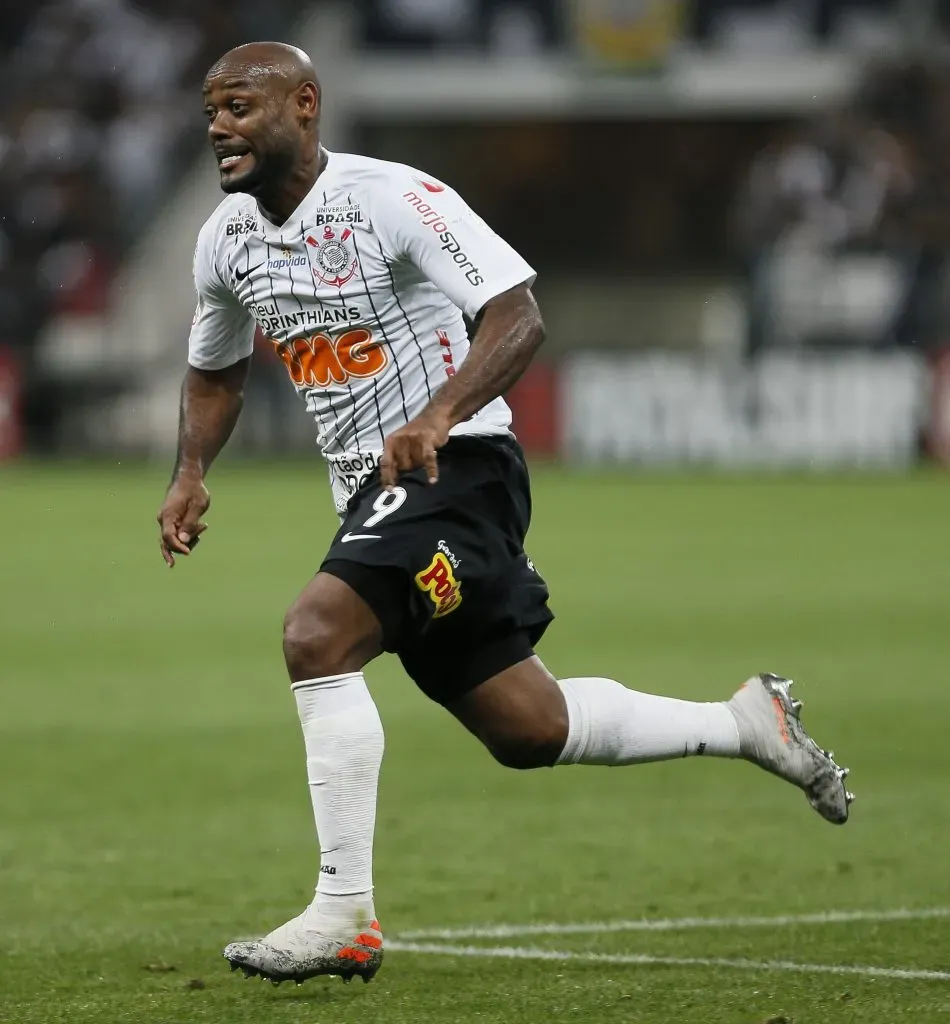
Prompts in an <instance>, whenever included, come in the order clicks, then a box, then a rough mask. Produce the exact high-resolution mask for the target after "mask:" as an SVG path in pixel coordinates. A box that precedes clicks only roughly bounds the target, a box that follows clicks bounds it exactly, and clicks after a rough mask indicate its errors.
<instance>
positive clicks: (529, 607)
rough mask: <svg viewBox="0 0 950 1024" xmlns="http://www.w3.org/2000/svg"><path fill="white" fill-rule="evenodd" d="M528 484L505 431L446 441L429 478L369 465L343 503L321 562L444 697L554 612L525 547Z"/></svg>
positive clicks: (526, 652) (414, 673)
mask: <svg viewBox="0 0 950 1024" xmlns="http://www.w3.org/2000/svg"><path fill="white" fill-rule="evenodd" d="M530 520H531V489H530V483H529V480H528V470H527V467H526V465H525V461H524V455H523V453H522V451H521V446H520V445H519V444H518V443H517V442H516V441H514V440H513V439H512V438H509V437H453V438H451V439H450V440H449V442H448V444H446V445H445V447H444V448H442V449H441V450H440V451H439V480H438V483H436V484H429V483H428V482H427V481H426V476H425V472H424V471H423V470H417V471H415V472H413V473H406V474H403V475H402V476H401V477H400V479H399V486H398V487H397V488H396V489H395V490H393V491H392V492H390V493H387V492H386V491H384V490H383V489H382V488H381V487H380V484H379V473H378V471H375V472H374V473H373V474H372V475H371V476H370V477H369V478H368V479H367V481H366V482H365V483H364V484H363V486H362V487H361V488H360V489H359V490H358V491H357V492H356V494H355V495H354V496H353V497H352V498H351V499H350V502H349V504H348V506H347V512H346V519H345V521H344V523H343V525H342V526H341V527H340V530H339V532H338V533H337V535H336V537H334V539H333V543H332V544H331V545H330V550H329V551H328V552H327V556H326V558H325V559H324V562H323V565H322V566H321V567H320V571H321V572H326V573H330V574H331V575H333V576H336V577H338V578H339V579H341V580H343V581H344V582H345V583H347V584H349V586H351V587H352V588H353V589H354V590H355V591H356V592H357V593H358V594H359V595H360V597H362V598H363V600H364V601H365V602H366V603H367V604H368V605H369V606H370V608H372V609H373V612H374V613H375V614H376V617H377V618H378V619H379V621H380V623H381V624H382V627H383V647H384V649H385V650H387V651H393V652H395V653H396V654H398V655H399V658H400V660H401V661H402V663H403V666H404V668H405V669H406V672H407V673H408V674H409V675H410V676H411V678H412V679H413V680H415V682H416V683H417V684H418V686H419V687H420V689H421V690H422V691H423V692H424V693H426V694H427V695H428V696H429V697H431V698H432V699H433V700H436V701H438V702H439V703H440V704H446V703H449V702H451V701H452V700H454V699H456V698H458V697H461V696H462V695H463V694H465V693H467V692H468V691H469V690H471V689H473V688H474V687H476V686H478V684H479V683H483V682H484V681H485V680H486V679H490V678H491V677H492V676H493V675H497V674H498V673H499V672H501V671H503V670H504V669H506V668H509V667H510V666H511V665H515V664H517V663H518V662H519V661H523V660H524V659H525V658H528V657H530V656H531V654H532V653H533V650H534V645H535V644H536V643H537V641H538V640H539V639H540V638H541V635H542V634H543V633H544V631H545V629H546V628H547V626H548V623H549V622H550V621H551V620H552V619H553V618H554V616H553V615H552V613H551V611H550V610H549V609H548V588H547V585H546V584H545V582H544V580H543V579H542V578H541V576H540V575H539V574H538V572H537V570H536V569H535V567H534V564H533V563H532V562H531V560H530V559H529V558H528V557H527V555H525V553H524V538H525V534H526V533H527V531H528V524H529V522H530Z"/></svg>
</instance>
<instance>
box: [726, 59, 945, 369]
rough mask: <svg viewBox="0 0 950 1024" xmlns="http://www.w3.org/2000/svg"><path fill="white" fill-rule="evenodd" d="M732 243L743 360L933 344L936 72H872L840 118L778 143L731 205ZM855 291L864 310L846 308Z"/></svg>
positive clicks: (941, 89) (938, 318)
mask: <svg viewBox="0 0 950 1024" xmlns="http://www.w3.org/2000/svg"><path fill="white" fill-rule="evenodd" d="M736 240H737V249H738V252H739V253H740V254H741V255H742V257H743V261H744V266H745V272H746V279H747V283H748V293H747V294H748V309H749V312H750V318H749V330H750V338H749V344H750V347H751V348H752V349H753V350H755V349H758V348H760V347H762V346H763V345H767V344H778V343H783V342H800V343H809V342H810V343H821V342H822V341H827V342H834V341H836V340H849V339H848V336H849V335H851V334H857V335H860V336H861V337H862V338H863V339H864V340H865V341H866V343H868V344H871V345H876V346H877V345H886V344H896V345H901V346H911V345H920V346H925V347H929V346H933V345H936V344H938V343H945V341H946V338H947V336H948V333H947V332H948V327H950V303H948V298H947V296H948V288H947V284H948V282H947V280H946V270H947V262H946V254H947V250H948V246H950V73H948V68H947V67H946V66H945V65H943V64H942V63H933V64H925V63H919V62H910V63H893V64H881V65H878V66H875V67H873V68H872V69H871V70H870V71H869V72H868V74H867V77H866V79H865V81H864V83H863V85H862V87H861V89H860V90H859V93H858V95H857V97H856V99H855V101H854V102H853V104H852V105H849V106H847V107H843V108H841V109H839V110H832V111H823V112H822V113H821V114H820V115H819V116H818V117H816V118H815V119H814V120H812V121H810V122H805V123H802V124H795V125H793V126H791V127H790V128H788V129H787V130H786V131H784V132H782V133H781V135H780V136H779V137H778V138H776V140H775V142H774V143H773V144H772V145H770V146H768V147H767V148H766V149H764V150H763V151H762V152H761V153H760V154H759V155H758V157H757V158H756V159H755V161H754V163H753V165H752V167H751V168H750V170H749V173H748V176H747V178H746V181H745V182H744V185H743V187H742V188H741V190H740V192H739V194H738V197H737V201H736ZM858 278H860V279H861V280H862V281H863V283H864V284H865V285H867V284H869V283H870V284H871V285H873V287H870V288H869V287H862V288H861V289H860V292H861V295H862V296H866V295H867V294H869V293H870V294H874V295H876V296H877V301H876V302H875V303H873V304H871V305H870V306H868V304H867V303H866V301H865V302H863V303H862V306H861V308H851V306H852V304H849V289H850V288H851V287H852V285H853V283H854V282H855V281H856V280H857V279H858ZM852 340H853V339H852Z"/></svg>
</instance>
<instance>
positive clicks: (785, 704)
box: [726, 672, 854, 825]
mask: <svg viewBox="0 0 950 1024" xmlns="http://www.w3.org/2000/svg"><path fill="white" fill-rule="evenodd" d="M791 685H792V680H791V679H783V678H782V677H781V676H776V675H772V674H771V673H770V672H764V673H762V674H761V675H758V676H753V677H752V678H751V679H749V680H748V681H747V682H745V683H743V685H742V686H741V687H740V688H739V690H737V691H736V693H735V695H734V696H733V697H732V699H731V700H729V701H727V702H726V707H727V708H729V710H730V711H731V712H732V714H733V716H734V717H735V720H736V725H737V726H738V729H739V756H740V757H743V758H745V759H746V760H747V761H751V762H752V763H753V764H757V765H758V766H759V767H760V768H764V769H765V770H766V771H768V772H772V774H773V775H778V776H779V778H782V779H785V780H786V781H787V782H791V783H792V784H793V785H795V786H798V788H799V789H802V790H804V791H805V796H806V797H808V802H809V803H810V804H811V806H812V807H813V808H814V809H815V810H816V811H817V812H818V813H819V814H820V815H821V816H822V817H823V818H824V819H825V820H826V821H831V822H834V824H836V825H843V824H844V823H845V822H846V821H847V820H848V810H849V808H850V806H851V803H852V801H853V800H854V794H853V793H849V792H848V790H847V788H846V787H845V781H844V780H845V779H846V778H847V777H848V771H849V769H847V768H839V767H838V765H837V764H835V760H834V754H833V753H832V752H831V751H830V750H822V748H821V747H819V746H818V744H817V743H816V742H815V741H814V740H813V739H812V738H811V737H810V736H809V735H808V733H807V732H806V731H805V728H804V726H803V725H802V723H801V722H800V721H799V715H800V713H801V707H802V702H801V701H799V700H795V699H793V698H792V697H791V696H790V695H789V692H788V691H789V688H790V687H791Z"/></svg>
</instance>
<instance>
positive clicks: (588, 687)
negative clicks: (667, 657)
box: [558, 678, 739, 765]
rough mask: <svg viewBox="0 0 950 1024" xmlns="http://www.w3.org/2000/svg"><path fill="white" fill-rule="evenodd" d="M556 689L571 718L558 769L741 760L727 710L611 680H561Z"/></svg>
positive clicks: (724, 707) (729, 713)
mask: <svg viewBox="0 0 950 1024" xmlns="http://www.w3.org/2000/svg"><path fill="white" fill-rule="evenodd" d="M558 686H560V687H561V691H562V692H563V694H564V699H565V700H566V701H567V713H568V734H567V743H566V744H565V746H564V750H563V751H562V753H561V756H560V757H559V758H558V764H608V765H611V764H612V765H620V764H642V763H644V762H646V761H666V760H669V759H670V758H674V757H688V756H689V755H691V754H706V755H708V756H711V757H738V755H739V730H738V727H737V726H736V721H735V718H733V715H732V712H731V711H730V710H729V709H728V708H727V707H726V705H725V704H722V703H716V704H701V703H696V702H693V701H688V700H675V699H673V698H672V697H655V696H653V695H652V694H649V693H638V692H637V691H636V690H628V689H627V688H626V687H625V686H622V685H621V684H620V683H617V682H615V681H614V680H613V679H597V678H589V679H561V680H559V681H558Z"/></svg>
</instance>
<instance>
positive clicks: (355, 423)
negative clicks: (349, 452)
mask: <svg viewBox="0 0 950 1024" xmlns="http://www.w3.org/2000/svg"><path fill="white" fill-rule="evenodd" d="M326 195H327V194H326V192H324V193H323V201H324V204H325V203H326ZM306 236H307V225H306V224H305V223H304V222H303V221H301V222H300V240H301V242H302V243H303V247H304V255H305V256H306V249H307V237H306ZM307 268H308V270H309V273H310V277H311V279H312V278H313V268H312V267H311V266H310V257H309V256H307ZM288 269H289V271H290V290H291V292H293V290H294V273H293V268H292V267H290V268H288ZM313 294H314V298H316V299H317V302H318V303H319V304H320V305H321V306H325V305H326V303H325V302H324V301H323V300H322V299H320V298H317V286H316V282H314V286H313ZM295 298H296V296H295ZM297 301H298V302H299V301H300V300H299V299H297ZM300 308H301V309H303V305H302V304H301V306H300ZM340 308H341V309H345V308H346V303H345V302H344V301H343V296H342V295H341V296H340ZM329 333H330V328H329V326H328V327H327V334H329ZM331 383H332V381H331ZM326 390H327V405H329V406H330V415H331V416H333V417H334V420H335V421H337V422H338V421H339V417H338V416H337V414H336V410H335V409H334V407H333V396H332V395H331V394H330V389H329V388H327V389H326ZM347 394H348V395H349V396H350V403H351V405H352V406H353V438H354V443H355V445H356V454H357V455H362V454H363V453H362V449H361V448H360V432H359V419H358V417H357V408H356V397H355V396H354V394H353V388H352V386H350V387H349V388H348V389H347ZM337 447H338V448H340V449H341V451H345V450H346V449H344V448H343V446H342V445H340V444H339V442H338V443H337Z"/></svg>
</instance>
